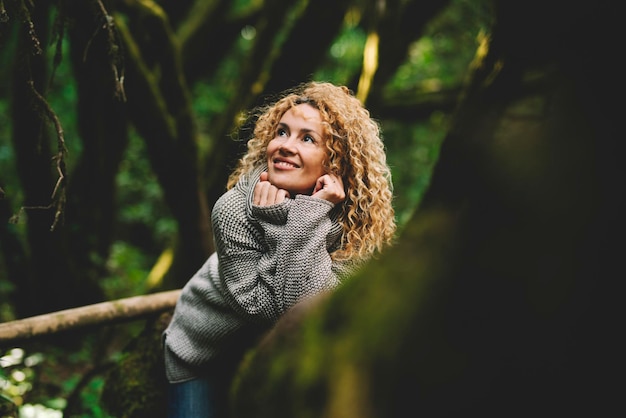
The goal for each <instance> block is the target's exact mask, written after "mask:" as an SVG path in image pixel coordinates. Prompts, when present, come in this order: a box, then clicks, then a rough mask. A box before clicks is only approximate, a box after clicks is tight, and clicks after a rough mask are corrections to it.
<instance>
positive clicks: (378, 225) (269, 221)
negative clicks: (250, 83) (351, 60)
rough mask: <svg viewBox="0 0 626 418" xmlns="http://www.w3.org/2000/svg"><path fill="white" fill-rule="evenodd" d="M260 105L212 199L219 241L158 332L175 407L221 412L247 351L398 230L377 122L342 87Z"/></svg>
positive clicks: (324, 86) (193, 412)
mask: <svg viewBox="0 0 626 418" xmlns="http://www.w3.org/2000/svg"><path fill="white" fill-rule="evenodd" d="M259 112H260V113H259V114H260V116H259V117H258V120H257V122H256V125H255V129H254V134H253V137H252V138H251V139H250V141H249V142H248V152H247V153H246V154H245V155H244V156H243V157H242V158H241V160H240V161H239V164H238V166H237V168H236V169H235V171H234V172H233V173H232V174H231V176H230V178H229V182H228V189H229V190H228V191H227V192H226V193H225V194H224V195H223V196H222V197H220V199H218V201H217V202H216V203H215V206H214V208H213V212H212V216H211V221H212V224H213V232H214V239H215V244H216V249H217V250H216V252H215V253H214V254H212V255H211V256H210V257H209V259H208V260H207V261H206V262H205V264H204V265H203V266H202V267H201V268H200V270H198V272H197V273H196V274H195V275H194V276H193V277H192V278H191V280H189V282H188V283H187V285H186V286H185V287H184V289H183V290H182V292H181V296H180V298H179V300H178V302H177V305H176V309H175V312H174V315H173V318H172V321H171V323H170V325H169V327H168V328H167V329H166V331H165V333H164V336H163V340H164V349H165V369H166V373H167V377H168V380H169V382H170V393H169V402H168V405H169V406H168V408H169V410H168V414H169V416H170V417H192V416H193V417H220V416H225V414H226V411H227V404H226V401H225V400H226V399H227V396H226V395H227V394H226V393H225V391H226V390H227V388H228V387H229V384H228V381H229V379H230V378H231V376H232V369H233V368H234V367H235V366H236V365H237V363H238V361H239V360H240V358H241V354H242V352H243V351H244V350H245V349H246V348H247V347H249V345H250V344H251V343H252V342H254V340H255V339H256V338H257V337H258V336H259V335H260V334H261V333H263V332H264V331H266V330H267V329H268V328H269V327H271V326H272V325H273V324H274V323H275V322H276V321H277V320H278V319H279V318H280V317H281V316H282V315H283V314H284V313H285V312H286V311H287V310H288V309H290V308H291V307H292V306H294V305H295V304H296V303H297V302H300V301H301V300H303V299H305V298H307V297H310V296H313V295H315V294H318V293H321V292H325V291H329V290H332V289H334V288H336V287H337V286H339V285H340V284H341V283H342V281H343V280H345V279H346V278H347V277H349V276H350V275H351V274H352V273H354V272H355V271H356V270H357V269H358V267H359V266H360V265H361V264H362V263H363V262H364V261H366V260H368V259H369V258H370V257H372V256H373V255H374V254H375V253H376V252H379V251H381V250H382V249H383V248H384V247H385V246H386V245H388V244H390V243H391V240H392V237H393V234H394V232H395V221H394V212H393V208H392V204H391V203H392V202H391V198H392V190H391V189H392V184H391V175H390V171H389V168H388V166H387V164H386V158H385V152H384V146H383V143H382V140H381V138H380V131H379V127H378V124H377V123H376V122H375V121H373V120H372V119H371V118H370V115H369V112H368V111H367V110H366V109H365V108H364V107H363V106H362V104H361V102H360V101H358V100H357V99H356V98H355V97H354V96H353V95H352V94H351V92H350V91H349V90H348V89H347V88H345V87H338V86H335V85H332V84H329V83H316V82H311V83H307V84H304V85H301V86H298V87H297V88H295V89H293V90H291V91H288V92H285V94H284V95H283V97H282V98H281V99H280V100H278V101H277V102H275V103H273V104H271V105H269V106H267V107H265V108H262V109H259ZM355 151H358V152H355Z"/></svg>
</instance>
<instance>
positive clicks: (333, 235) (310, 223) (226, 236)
mask: <svg viewBox="0 0 626 418" xmlns="http://www.w3.org/2000/svg"><path fill="white" fill-rule="evenodd" d="M244 198H245V197H244V196H241V195H240V196H239V197H238V198H236V199H230V200H228V201H227V202H225V204H220V205H217V204H216V207H215V208H214V210H213V215H212V220H213V229H214V234H215V241H216V246H217V253H218V257H219V276H220V277H219V285H220V287H222V292H223V293H224V295H225V297H226V300H227V302H228V304H229V305H231V307H232V308H233V309H235V310H236V311H238V312H239V313H240V314H242V315H245V316H249V317H251V319H252V320H254V321H261V322H269V323H273V322H275V321H276V320H277V319H278V318H279V317H280V315H282V314H283V313H284V312H285V311H286V310H287V309H289V308H290V307H291V306H293V305H294V304H295V303H296V302H298V301H299V300H301V299H302V298H304V297H307V296H311V295H313V294H315V293H319V292H321V291H324V290H329V289H332V288H334V287H335V286H337V285H338V284H339V281H340V277H341V276H342V274H341V273H342V272H345V266H344V265H342V263H334V262H333V260H332V259H331V257H330V251H331V248H333V246H334V245H336V242H337V240H338V238H339V236H340V233H341V228H340V226H339V225H338V224H337V223H336V222H333V221H331V218H330V216H329V213H330V211H331V209H332V208H333V206H334V205H333V204H332V203H330V202H327V201H325V200H322V199H318V198H313V197H310V196H303V195H298V196H297V197H296V198H295V199H288V200H286V201H284V202H283V203H281V204H278V205H272V206H267V207H258V206H252V210H251V215H252V217H253V219H250V218H249V217H247V216H238V215H237V211H238V210H237V209H236V208H241V207H243V206H245V205H242V203H243V202H242V201H240V199H244Z"/></svg>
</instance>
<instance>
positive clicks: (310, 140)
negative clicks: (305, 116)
mask: <svg viewBox="0 0 626 418" xmlns="http://www.w3.org/2000/svg"><path fill="white" fill-rule="evenodd" d="M302 140H303V141H304V142H310V143H314V142H315V139H313V137H312V136H311V135H305V136H304V138H302Z"/></svg>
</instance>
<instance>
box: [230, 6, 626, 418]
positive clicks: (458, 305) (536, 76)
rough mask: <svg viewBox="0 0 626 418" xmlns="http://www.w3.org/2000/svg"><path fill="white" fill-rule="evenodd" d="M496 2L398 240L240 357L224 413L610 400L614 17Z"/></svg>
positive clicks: (512, 411) (549, 409)
mask: <svg viewBox="0 0 626 418" xmlns="http://www.w3.org/2000/svg"><path fill="white" fill-rule="evenodd" d="M496 6H497V10H496V18H497V19H496V21H497V24H496V26H495V27H494V30H493V34H492V35H493V36H492V38H491V39H490V40H489V42H488V43H487V44H485V47H487V48H488V52H487V54H486V55H484V56H479V57H477V61H476V63H475V65H476V67H475V72H474V75H473V78H472V80H471V84H470V85H469V88H468V90H467V92H466V95H465V96H464V99H463V100H462V102H461V104H460V107H459V109H458V112H457V114H456V119H455V124H454V127H453V129H452V131H451V132H450V134H449V136H448V137H447V138H446V140H445V142H444V146H443V149H442V151H441V155H440V162H439V163H438V165H437V167H436V170H435V173H434V176H433V181H432V184H431V187H430V189H429V191H428V193H427V195H426V196H425V198H424V200H423V202H422V203H421V206H420V208H419V210H418V211H417V212H416V213H415V215H414V217H413V218H412V220H411V221H410V223H409V224H408V225H407V227H406V229H405V230H404V231H403V232H402V236H401V238H400V240H399V242H398V243H397V245H396V246H395V247H394V248H392V249H391V250H390V251H388V252H387V253H386V254H385V255H384V256H383V257H382V258H381V259H380V260H378V261H374V262H372V263H370V264H369V265H368V267H367V268H365V269H364V270H363V271H362V272H361V273H360V274H358V275H357V276H356V277H354V278H353V279H352V280H350V281H349V282H348V283H346V285H345V286H344V287H342V288H341V289H340V290H339V291H337V292H336V293H334V294H333V295H332V297H330V298H328V299H327V300H325V301H322V303H320V304H318V305H316V306H317V307H316V308H315V309H311V311H310V312H309V314H305V315H302V316H301V317H300V320H298V321H296V323H295V324H294V323H293V320H292V319H291V318H285V321H292V322H290V323H289V326H284V324H280V323H279V326H277V327H276V329H275V331H274V333H273V334H270V336H268V339H267V340H266V341H264V342H263V343H262V344H261V345H259V347H257V349H256V350H255V351H253V352H251V353H250V355H249V357H248V358H247V359H246V361H245V362H244V363H243V365H242V367H241V368H240V371H239V375H238V378H237V381H236V384H235V386H234V390H233V397H232V401H233V402H232V403H233V409H234V411H235V414H234V415H235V416H236V417H250V416H254V417H257V418H262V417H272V418H277V417H290V418H293V417H342V418H350V417H355V418H356V417H358V418H369V417H384V418H388V417H399V416H439V417H448V416H449V417H452V416H465V415H469V414H475V415H480V416H503V415H505V416H529V415H533V416H556V415H560V416H565V415H574V414H577V415H580V414H582V415H605V414H608V413H609V411H610V410H611V409H612V408H613V405H612V403H611V399H612V397H613V396H615V395H616V393H617V389H616V388H615V387H613V386H611V385H612V383H610V382H611V381H612V380H611V379H609V377H608V376H610V370H611V364H612V362H614V361H616V360H617V354H618V353H617V350H616V349H615V348H613V347H616V346H617V345H616V342H617V341H616V339H617V332H616V330H615V329H614V326H615V318H617V307H618V306H619V304H618V303H615V301H614V299H615V295H616V291H615V285H611V282H613V281H615V280H614V279H615V278H616V277H618V276H620V277H621V274H623V273H622V272H623V267H622V266H620V261H619V259H620V258H619V256H618V254H619V253H620V252H621V250H620V246H619V245H616V244H617V243H619V242H620V237H623V235H624V232H625V231H624V229H625V228H624V220H623V213H624V209H625V207H624V206H625V200H626V199H625V189H624V187H623V182H624V180H626V176H625V175H624V168H623V167H624V165H623V162H622V161H621V160H622V158H623V157H622V156H623V155H624V154H623V152H621V151H622V150H623V145H622V142H623V141H622V138H621V136H618V131H617V121H618V120H619V117H618V115H617V107H615V104H616V100H617V98H614V92H613V91H612V88H611V86H612V85H613V84H614V83H615V82H616V80H617V79H618V75H617V68H619V66H618V65H617V57H616V56H615V51H617V50H618V49H617V44H618V39H619V37H618V36H617V28H618V27H619V25H618V24H617V17H616V16H618V15H619V14H618V13H617V10H616V8H615V7H614V6H613V5H609V4H608V2H599V3H593V5H592V4H590V3H589V4H586V5H585V7H582V6H581V7H578V6H571V7H569V8H567V9H561V8H557V7H555V6H553V7H549V6H546V4H545V3H543V2H536V1H533V2H530V3H529V2H520V1H516V2H505V1H500V2H496ZM614 48H615V49H614ZM399 192H401V191H399ZM612 278H613V279H612ZM618 281H619V280H618ZM615 399H617V397H615Z"/></svg>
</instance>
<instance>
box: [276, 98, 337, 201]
mask: <svg viewBox="0 0 626 418" xmlns="http://www.w3.org/2000/svg"><path fill="white" fill-rule="evenodd" d="M325 158H326V147H325V138H324V130H323V125H322V118H321V116H320V112H319V111H318V110H317V109H315V108H314V107H313V106H311V105H309V104H306V103H303V104H299V105H297V106H294V107H292V108H291V109H289V110H288V111H287V112H285V114H284V115H283V117H282V118H281V119H280V122H279V123H278V127H277V128H276V133H275V136H274V139H272V140H271V141H270V142H269V143H268V144H267V166H268V175H269V182H270V183H272V184H273V185H274V186H276V187H278V188H279V189H284V190H287V191H288V192H289V194H290V196H291V197H295V195H296V194H306V195H310V194H311V192H312V191H313V188H314V186H315V182H316V181H317V179H318V178H320V177H321V176H323V175H324V174H326V170H325V169H324V160H325Z"/></svg>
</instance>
